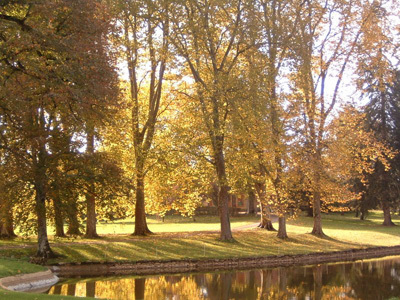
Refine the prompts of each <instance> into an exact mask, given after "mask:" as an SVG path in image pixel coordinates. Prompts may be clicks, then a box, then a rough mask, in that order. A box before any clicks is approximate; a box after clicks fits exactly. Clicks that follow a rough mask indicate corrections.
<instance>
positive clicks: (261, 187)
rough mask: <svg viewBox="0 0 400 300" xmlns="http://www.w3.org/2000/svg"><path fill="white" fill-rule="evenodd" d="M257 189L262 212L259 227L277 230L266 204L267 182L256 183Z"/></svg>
mask: <svg viewBox="0 0 400 300" xmlns="http://www.w3.org/2000/svg"><path fill="white" fill-rule="evenodd" d="M256 191H257V194H258V198H259V200H260V214H261V220H260V224H259V225H258V227H259V228H263V229H267V230H268V231H276V229H275V228H274V226H273V225H272V221H271V219H270V218H269V212H268V206H267V205H266V204H265V201H266V200H265V184H264V183H256Z"/></svg>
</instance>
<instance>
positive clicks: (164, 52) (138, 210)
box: [116, 1, 170, 235]
mask: <svg viewBox="0 0 400 300" xmlns="http://www.w3.org/2000/svg"><path fill="white" fill-rule="evenodd" d="M169 15H170V12H169V2H168V1H158V2H154V1H127V2H124V1H122V2H120V3H118V4H117V7H116V16H117V19H118V20H119V21H120V22H121V28H119V29H120V33H121V41H120V43H121V44H120V45H121V46H123V54H122V55H123V56H124V61H125V63H126V65H127V68H128V76H129V97H130V101H131V128H132V142H133V145H134V147H133V148H134V149H133V151H134V154H135V156H134V159H135V161H134V168H135V181H136V182H135V193H136V204H135V231H134V233H133V234H134V235H146V234H149V233H151V231H150V230H149V228H148V226H147V221H146V211H145V175H146V173H147V168H148V165H147V159H148V156H149V152H150V151H151V150H152V149H151V148H152V145H153V139H154V134H155V131H156V123H157V121H158V117H159V113H160V105H161V99H162V92H163V81H164V74H165V72H166V68H167V61H168V59H169ZM159 30H160V31H159ZM143 81H145V83H146V88H144V87H143V86H142V83H143Z"/></svg>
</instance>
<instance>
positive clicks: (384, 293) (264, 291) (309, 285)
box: [49, 257, 400, 300]
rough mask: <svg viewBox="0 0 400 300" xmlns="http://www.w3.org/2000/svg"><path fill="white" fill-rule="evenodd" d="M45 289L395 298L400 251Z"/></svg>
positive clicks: (128, 294) (173, 295)
mask: <svg viewBox="0 0 400 300" xmlns="http://www.w3.org/2000/svg"><path fill="white" fill-rule="evenodd" d="M49 294H61V295H73V296H81V297H82V296H89V297H96V298H103V299H105V298H106V299H121V300H127V299H132V300H133V299H171V300H172V299H174V300H178V299H179V300H181V299H194V300H195V299H293V300H295V299H371V300H379V299H398V298H397V297H400V257H391V258H386V259H378V260H368V261H357V262H354V263H339V264H324V265H316V266H305V267H289V268H274V269H254V270H248V271H230V272H214V273H197V274H182V275H157V276H146V277H101V278H75V279H66V280H64V281H62V282H61V283H60V284H58V285H55V286H53V287H52V288H51V289H50V291H49Z"/></svg>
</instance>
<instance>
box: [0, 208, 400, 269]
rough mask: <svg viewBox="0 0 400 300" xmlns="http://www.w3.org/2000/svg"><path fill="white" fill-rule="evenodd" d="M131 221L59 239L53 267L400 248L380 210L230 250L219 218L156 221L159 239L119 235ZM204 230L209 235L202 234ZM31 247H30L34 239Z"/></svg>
mask: <svg viewBox="0 0 400 300" xmlns="http://www.w3.org/2000/svg"><path fill="white" fill-rule="evenodd" d="M257 220H258V219H257V218H255V217H237V218H232V224H233V226H232V227H233V228H235V227H238V226H242V225H246V224H252V223H254V222H257ZM394 221H395V222H397V224H398V225H400V222H399V221H400V219H399V217H395V218H394ZM130 223H131V221H130V220H128V221H125V222H124V221H118V222H113V223H108V224H104V223H102V224H101V225H100V228H99V229H100V230H99V232H100V233H103V234H104V232H108V233H110V232H112V233H113V234H111V235H110V234H109V235H106V236H103V238H102V239H98V240H89V239H84V238H76V239H70V238H66V239H53V249H54V250H55V251H56V252H57V253H58V254H60V255H61V257H60V258H57V259H54V260H50V261H49V263H58V262H87V261H98V262H104V261H136V260H154V259H186V258H196V259H206V258H230V257H249V256H265V255H279V254H302V253H310V252H318V251H337V250H345V249H351V248H364V247H373V246H394V245H400V230H399V228H398V227H389V228H388V227H383V226H382V225H381V223H382V214H381V213H380V212H372V213H370V215H369V219H368V220H366V221H360V220H359V219H357V218H355V217H354V215H353V214H345V215H344V216H342V215H340V214H329V215H324V216H323V227H324V231H325V233H326V234H327V235H328V236H329V238H327V239H320V238H316V237H314V236H312V235H310V234H308V233H309V232H310V231H311V228H312V218H307V217H304V216H300V217H299V218H297V219H295V220H289V222H288V235H289V239H288V240H286V241H282V240H280V239H278V238H277V237H276V233H275V232H268V231H265V230H261V229H258V228H254V229H249V230H245V231H238V232H234V237H235V241H234V242H232V243H229V246H228V245H227V243H226V242H222V241H219V240H218V236H219V235H218V232H215V233H214V232H212V231H213V230H218V229H219V223H218V218H217V217H200V218H197V221H196V222H193V221H192V220H191V219H184V218H177V217H175V216H171V217H169V218H166V220H165V223H162V222H161V221H158V220H155V219H150V221H149V227H150V229H151V230H152V231H153V232H155V234H154V235H151V236H148V237H144V238H143V237H133V236H131V235H126V234H125V235H124V234H118V233H119V231H117V230H116V228H118V227H122V228H126V227H129V228H133V224H130ZM199 228H200V229H202V230H204V231H207V232H198V230H199ZM130 231H132V230H130ZM167 232H173V233H167ZM114 233H115V234H114ZM13 243H14V244H9V245H14V246H15V244H18V240H15V241H14V242H13ZM25 243H26V244H28V245H29V244H30V243H32V241H28V242H25ZM228 247H229V251H227V248H228ZM34 252H35V249H34V247H26V248H16V249H1V247H0V257H9V256H10V255H12V256H14V257H17V258H22V259H26V258H27V257H29V256H32V255H33V254H34Z"/></svg>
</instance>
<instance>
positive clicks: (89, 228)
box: [85, 124, 99, 238]
mask: <svg viewBox="0 0 400 300" xmlns="http://www.w3.org/2000/svg"><path fill="white" fill-rule="evenodd" d="M86 126H87V129H86V130H87V132H86V134H87V144H86V147H87V148H86V153H87V155H88V156H89V157H90V161H92V158H93V154H94V128H93V127H92V126H91V125H88V124H87V125H86ZM90 168H91V170H90V174H89V182H88V191H87V193H86V195H85V196H86V233H85V236H86V237H88V238H98V237H99V235H98V234H97V228H96V222H97V220H96V199H95V196H94V195H95V186H94V174H93V170H92V168H93V166H90Z"/></svg>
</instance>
